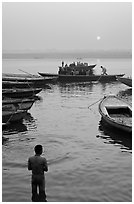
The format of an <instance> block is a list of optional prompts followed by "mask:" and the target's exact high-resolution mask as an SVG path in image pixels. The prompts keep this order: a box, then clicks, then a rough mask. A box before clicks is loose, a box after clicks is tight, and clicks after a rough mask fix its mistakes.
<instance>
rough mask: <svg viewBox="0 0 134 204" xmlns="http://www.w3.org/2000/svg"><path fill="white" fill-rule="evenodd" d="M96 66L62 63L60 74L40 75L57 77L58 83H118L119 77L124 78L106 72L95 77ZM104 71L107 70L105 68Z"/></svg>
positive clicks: (120, 75) (42, 74)
mask: <svg viewBox="0 0 134 204" xmlns="http://www.w3.org/2000/svg"><path fill="white" fill-rule="evenodd" d="M95 66H96V64H92V65H89V64H88V63H80V62H77V63H72V64H70V65H67V64H66V65H64V63H62V66H60V67H59V71H58V74H51V73H41V72H38V74H40V75H41V76H42V77H57V81H58V82H62V83H70V82H91V81H100V82H109V81H116V80H117V78H116V77H117V76H119V77H122V76H124V74H114V75H108V74H107V73H106V71H105V73H103V74H102V75H95V74H94V70H93V69H94V68H95ZM101 67H102V66H101ZM103 69H105V68H104V67H103ZM105 70H106V69H105Z"/></svg>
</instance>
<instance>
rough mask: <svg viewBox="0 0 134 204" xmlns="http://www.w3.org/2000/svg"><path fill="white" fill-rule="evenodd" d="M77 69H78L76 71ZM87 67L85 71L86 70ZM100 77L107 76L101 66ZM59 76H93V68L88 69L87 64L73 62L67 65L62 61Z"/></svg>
mask: <svg viewBox="0 0 134 204" xmlns="http://www.w3.org/2000/svg"><path fill="white" fill-rule="evenodd" d="M78 67H79V69H78ZM86 67H87V69H86ZM101 69H102V75H107V70H106V68H105V67H103V66H101ZM58 74H59V75H94V70H93V68H88V63H81V62H77V63H76V64H75V62H73V63H71V64H69V65H67V64H64V61H62V66H60V67H59V71H58Z"/></svg>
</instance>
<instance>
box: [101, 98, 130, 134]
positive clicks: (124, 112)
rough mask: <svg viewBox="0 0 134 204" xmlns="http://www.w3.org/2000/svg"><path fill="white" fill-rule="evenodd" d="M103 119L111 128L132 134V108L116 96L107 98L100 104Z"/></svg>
mask: <svg viewBox="0 0 134 204" xmlns="http://www.w3.org/2000/svg"><path fill="white" fill-rule="evenodd" d="M99 112H100V114H101V116H102V119H103V120H104V121H105V122H106V123H107V124H109V125H110V126H112V127H114V128H117V129H120V130H122V131H125V132H128V133H131V132H132V107H131V106H130V105H129V104H127V103H126V102H125V101H123V100H122V99H120V98H119V97H116V96H107V97H104V98H103V100H102V101H101V102H100V103H99Z"/></svg>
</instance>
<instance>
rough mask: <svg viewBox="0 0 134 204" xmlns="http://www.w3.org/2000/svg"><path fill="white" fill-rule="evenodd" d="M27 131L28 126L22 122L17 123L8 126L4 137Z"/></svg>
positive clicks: (4, 131)
mask: <svg viewBox="0 0 134 204" xmlns="http://www.w3.org/2000/svg"><path fill="white" fill-rule="evenodd" d="M26 131H27V127H26V125H24V124H23V123H22V122H15V123H10V124H8V125H6V126H5V128H4V130H3V131H2V133H3V135H11V134H17V133H19V132H26Z"/></svg>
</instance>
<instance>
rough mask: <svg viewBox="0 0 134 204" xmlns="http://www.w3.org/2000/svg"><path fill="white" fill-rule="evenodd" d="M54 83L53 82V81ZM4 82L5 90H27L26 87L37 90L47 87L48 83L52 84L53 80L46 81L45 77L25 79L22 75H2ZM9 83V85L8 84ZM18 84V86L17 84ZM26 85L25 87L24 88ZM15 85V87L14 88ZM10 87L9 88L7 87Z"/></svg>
mask: <svg viewBox="0 0 134 204" xmlns="http://www.w3.org/2000/svg"><path fill="white" fill-rule="evenodd" d="M52 81H53V80H52ZM2 82H3V84H2V85H3V88H4V86H5V88H10V87H11V88H12V87H13V86H14V87H16V88H25V86H26V87H27V88H28V87H35V88H39V87H45V85H46V84H47V83H50V82H51V80H50V79H45V78H44V77H40V76H38V77H28V76H26V77H24V76H22V75H20V76H19V75H17V74H16V75H15V74H14V75H13V74H11V75H10V74H8V75H6V74H3V75H2ZM7 82H9V83H7ZM17 83H18V84H17ZM23 83H24V86H23ZM12 85H13V86H12ZM6 86H8V87H6Z"/></svg>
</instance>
